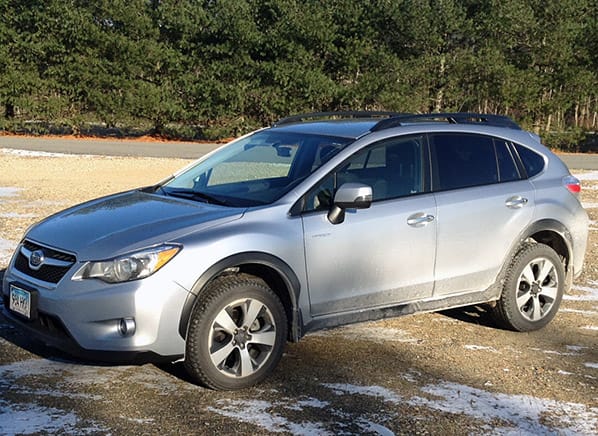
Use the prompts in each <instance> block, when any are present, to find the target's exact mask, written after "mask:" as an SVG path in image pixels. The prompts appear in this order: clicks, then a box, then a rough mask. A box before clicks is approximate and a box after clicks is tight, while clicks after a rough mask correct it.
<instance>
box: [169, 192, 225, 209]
mask: <svg viewBox="0 0 598 436" xmlns="http://www.w3.org/2000/svg"><path fill="white" fill-rule="evenodd" d="M162 192H164V193H165V194H166V195H169V196H172V197H182V198H190V199H192V200H201V201H204V202H205V203H211V204H217V205H220V206H226V201H224V200H222V199H220V198H217V197H214V196H213V195H210V194H206V193H205V192H198V191H192V190H190V189H168V188H166V189H165V188H162Z"/></svg>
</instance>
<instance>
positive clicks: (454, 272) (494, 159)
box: [430, 133, 534, 296]
mask: <svg viewBox="0 0 598 436" xmlns="http://www.w3.org/2000/svg"><path fill="white" fill-rule="evenodd" d="M430 149H431V155H432V172H433V182H432V183H433V190H434V191H435V198H436V203H437V208H438V211H437V215H438V216H437V220H438V224H437V225H438V227H437V229H438V245H437V254H436V267H435V281H436V283H435V288H434V295H435V296H444V295H450V294H458V293H463V292H469V291H479V290H484V289H486V288H488V287H489V286H490V285H491V284H492V283H494V281H495V279H496V276H497V274H498V272H499V271H500V269H501V267H502V265H503V262H504V261H505V258H506V256H507V254H508V252H509V250H510V248H511V247H512V244H513V243H514V242H515V241H516V239H517V238H518V236H519V234H520V232H521V231H522V230H523V229H524V228H525V227H526V226H527V225H528V224H529V223H530V222H531V219H532V214H533V209H534V190H533V187H532V185H531V183H530V182H529V181H528V180H526V179H523V178H522V177H521V175H520V173H519V171H518V168H517V166H516V164H515V161H514V159H513V156H512V148H511V146H510V145H509V144H508V143H507V142H505V141H504V140H501V139H498V138H492V137H490V136H484V135H475V134H464V133H438V134H431V135H430Z"/></svg>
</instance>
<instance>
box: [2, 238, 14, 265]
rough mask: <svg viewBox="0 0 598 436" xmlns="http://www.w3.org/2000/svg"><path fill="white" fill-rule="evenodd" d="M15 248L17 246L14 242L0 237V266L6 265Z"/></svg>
mask: <svg viewBox="0 0 598 436" xmlns="http://www.w3.org/2000/svg"><path fill="white" fill-rule="evenodd" d="M15 248H17V243H16V242H12V241H9V240H7V239H3V238H0V267H1V266H2V265H8V262H9V261H10V258H11V256H12V253H13V252H14V251H15Z"/></svg>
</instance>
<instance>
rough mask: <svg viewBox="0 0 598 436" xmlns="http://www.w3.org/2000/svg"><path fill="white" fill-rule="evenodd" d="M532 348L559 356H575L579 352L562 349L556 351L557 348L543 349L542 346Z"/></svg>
mask: <svg viewBox="0 0 598 436" xmlns="http://www.w3.org/2000/svg"><path fill="white" fill-rule="evenodd" d="M530 350H534V351H541V352H542V353H544V354H556V355H558V356H575V355H577V354H579V353H563V352H561V351H555V350H542V349H541V348H530Z"/></svg>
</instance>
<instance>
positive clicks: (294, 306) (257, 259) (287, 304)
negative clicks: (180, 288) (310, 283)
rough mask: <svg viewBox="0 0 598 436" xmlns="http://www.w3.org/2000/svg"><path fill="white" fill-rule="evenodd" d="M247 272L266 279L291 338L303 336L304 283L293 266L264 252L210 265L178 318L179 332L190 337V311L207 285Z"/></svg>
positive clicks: (196, 283) (295, 339) (184, 336)
mask: <svg viewBox="0 0 598 436" xmlns="http://www.w3.org/2000/svg"><path fill="white" fill-rule="evenodd" d="M240 272H243V273H247V274H251V275H254V276H256V277H259V278H261V279H262V280H264V281H265V282H266V283H267V284H268V286H269V287H270V288H271V289H272V290H273V291H274V293H275V294H276V295H277V296H278V297H279V298H280V300H281V302H282V305H283V307H284V309H285V312H286V315H287V322H288V332H289V333H288V336H289V337H288V340H290V341H293V342H296V341H298V340H299V339H300V337H301V330H302V328H301V326H302V319H301V312H300V310H299V306H298V304H299V303H298V302H299V294H300V292H301V284H300V282H299V279H298V278H297V275H296V274H295V272H294V271H293V269H292V268H291V267H290V266H289V265H288V264H287V263H286V262H284V261H283V260H281V259H280V258H278V257H276V256H273V255H271V254H267V253H263V252H246V253H239V254H235V255H232V256H229V257H227V258H225V259H222V260H220V261H219V262H217V263H216V264H214V265H212V266H211V267H210V268H208V269H207V270H206V271H205V272H204V273H203V274H202V275H201V276H200V277H199V279H198V280H197V281H196V282H195V284H194V285H193V288H192V291H191V292H190V293H189V295H188V296H187V299H186V300H185V304H184V306H183V310H182V312H181V318H180V321H179V334H180V335H181V337H182V338H183V339H186V337H187V331H188V328H189V321H190V319H191V313H192V312H193V308H194V307H195V303H196V301H197V299H198V297H199V296H200V295H201V294H202V292H203V290H204V289H205V288H206V285H207V284H208V283H210V282H212V281H213V280H214V279H216V278H217V277H220V276H221V275H223V274H236V273H240Z"/></svg>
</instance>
